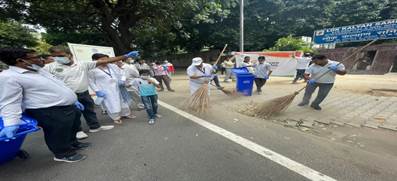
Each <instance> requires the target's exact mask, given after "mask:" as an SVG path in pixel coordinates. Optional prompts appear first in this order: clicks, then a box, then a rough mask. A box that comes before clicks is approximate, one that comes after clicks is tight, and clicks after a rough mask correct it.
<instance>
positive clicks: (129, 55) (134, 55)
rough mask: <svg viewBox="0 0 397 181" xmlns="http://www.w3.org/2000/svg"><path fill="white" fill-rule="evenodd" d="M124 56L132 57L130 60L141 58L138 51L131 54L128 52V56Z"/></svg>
mask: <svg viewBox="0 0 397 181" xmlns="http://www.w3.org/2000/svg"><path fill="white" fill-rule="evenodd" d="M124 56H126V57H130V58H135V57H138V56H139V52H138V51H131V52H128V53H127V54H125V55H124Z"/></svg>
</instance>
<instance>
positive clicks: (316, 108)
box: [310, 104, 321, 111]
mask: <svg viewBox="0 0 397 181" xmlns="http://www.w3.org/2000/svg"><path fill="white" fill-rule="evenodd" d="M310 107H312V108H313V109H315V110H317V111H321V107H320V106H319V105H314V104H312V105H310Z"/></svg>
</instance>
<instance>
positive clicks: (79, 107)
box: [74, 101, 84, 111]
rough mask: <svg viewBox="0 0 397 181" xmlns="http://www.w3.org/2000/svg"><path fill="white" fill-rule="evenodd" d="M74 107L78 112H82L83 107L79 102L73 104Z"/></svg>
mask: <svg viewBox="0 0 397 181" xmlns="http://www.w3.org/2000/svg"><path fill="white" fill-rule="evenodd" d="M74 105H75V106H76V107H77V109H79V110H80V111H84V106H83V104H81V103H80V102H79V101H77V102H76V103H74Z"/></svg>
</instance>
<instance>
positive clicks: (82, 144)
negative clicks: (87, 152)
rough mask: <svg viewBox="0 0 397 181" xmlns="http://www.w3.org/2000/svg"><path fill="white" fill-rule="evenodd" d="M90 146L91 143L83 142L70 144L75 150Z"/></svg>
mask: <svg viewBox="0 0 397 181" xmlns="http://www.w3.org/2000/svg"><path fill="white" fill-rule="evenodd" d="M90 146H91V143H83V142H77V143H75V144H73V145H72V147H73V148H74V149H76V150H81V149H84V148H88V147H90Z"/></svg>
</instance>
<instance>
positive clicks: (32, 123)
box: [0, 114, 37, 130]
mask: <svg viewBox="0 0 397 181" xmlns="http://www.w3.org/2000/svg"><path fill="white" fill-rule="evenodd" d="M19 126H20V127H36V126H37V121H36V120H35V119H33V118H31V117H29V116H26V115H25V114H22V118H21V123H20V124H19ZM3 128H4V121H3V118H2V117H1V116H0V130H1V129H3Z"/></svg>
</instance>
